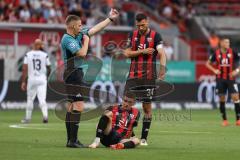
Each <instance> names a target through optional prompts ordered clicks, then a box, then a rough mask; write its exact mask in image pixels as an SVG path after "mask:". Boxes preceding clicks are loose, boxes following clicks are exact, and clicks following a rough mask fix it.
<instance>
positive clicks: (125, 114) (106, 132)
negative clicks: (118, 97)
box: [89, 93, 140, 149]
mask: <svg viewBox="0 0 240 160" xmlns="http://www.w3.org/2000/svg"><path fill="white" fill-rule="evenodd" d="M134 104H135V98H134V97H133V95H132V94H129V93H128V95H127V96H124V98H123V103H122V105H115V106H110V107H108V108H107V109H106V111H105V112H104V114H103V115H102V117H101V118H100V120H99V122H98V126H97V131H96V138H95V140H94V142H93V143H92V144H91V145H89V147H90V148H97V147H98V146H99V144H100V142H101V143H102V144H103V145H104V146H106V147H111V148H113V149H123V148H134V147H135V146H136V145H138V144H139V142H140V141H139V139H138V138H136V137H135V135H134V133H133V128H134V127H136V126H137V123H138V119H139V117H140V112H139V110H138V109H137V108H134V107H133V105H134Z"/></svg>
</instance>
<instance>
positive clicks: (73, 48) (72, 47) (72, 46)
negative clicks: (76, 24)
mask: <svg viewBox="0 0 240 160" xmlns="http://www.w3.org/2000/svg"><path fill="white" fill-rule="evenodd" d="M65 47H66V49H67V50H69V51H70V52H71V53H72V54H75V53H76V52H77V51H78V50H79V49H80V46H79V44H78V43H77V42H76V41H75V40H74V39H67V41H66V43H65Z"/></svg>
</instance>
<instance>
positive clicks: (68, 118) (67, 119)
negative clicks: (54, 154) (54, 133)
mask: <svg viewBox="0 0 240 160" xmlns="http://www.w3.org/2000/svg"><path fill="white" fill-rule="evenodd" d="M70 115H71V112H67V113H66V117H65V126H66V129H67V142H68V141H70V130H71V128H70Z"/></svg>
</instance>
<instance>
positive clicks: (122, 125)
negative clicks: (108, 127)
mask: <svg viewBox="0 0 240 160" xmlns="http://www.w3.org/2000/svg"><path fill="white" fill-rule="evenodd" d="M107 110H109V111H112V113H113V116H112V128H113V129H114V130H115V131H116V132H118V134H119V135H120V136H121V137H122V138H130V137H131V136H132V133H133V128H134V127H136V126H137V124H138V120H139V117H140V112H139V110H138V109H137V108H134V107H132V108H131V110H126V109H123V108H122V106H121V105H116V106H111V107H109V108H108V109H107Z"/></svg>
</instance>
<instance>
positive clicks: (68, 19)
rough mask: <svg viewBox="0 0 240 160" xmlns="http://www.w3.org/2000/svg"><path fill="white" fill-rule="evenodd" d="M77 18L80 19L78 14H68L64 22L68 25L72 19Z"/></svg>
mask: <svg viewBox="0 0 240 160" xmlns="http://www.w3.org/2000/svg"><path fill="white" fill-rule="evenodd" d="M78 20H81V19H80V17H79V16H76V15H69V16H67V18H66V21H65V23H66V25H68V24H69V23H71V22H72V21H78Z"/></svg>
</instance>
